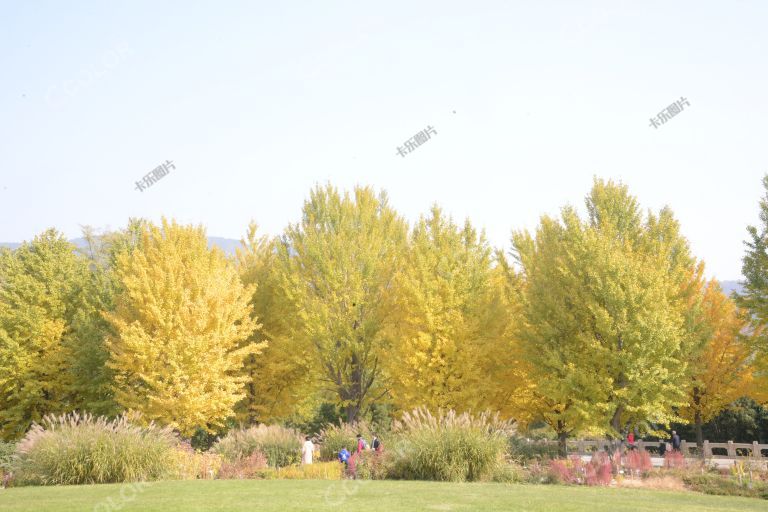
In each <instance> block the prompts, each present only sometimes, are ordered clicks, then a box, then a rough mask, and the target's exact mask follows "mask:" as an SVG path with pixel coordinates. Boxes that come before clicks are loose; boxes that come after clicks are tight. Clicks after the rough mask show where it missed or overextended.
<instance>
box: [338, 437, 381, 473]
mask: <svg viewBox="0 0 768 512" xmlns="http://www.w3.org/2000/svg"><path fill="white" fill-rule="evenodd" d="M371 449H373V451H374V452H376V453H378V452H380V451H381V449H382V445H381V440H380V439H379V436H377V435H376V434H373V439H372V440H371V444H370V445H369V444H368V442H367V441H366V440H365V439H364V438H363V436H362V435H361V434H357V450H356V453H362V452H364V451H365V450H371ZM338 457H339V462H341V463H342V464H344V465H345V466H348V465H349V458H350V457H352V454H351V453H350V452H349V450H347V447H346V446H343V447H342V448H341V450H339V455H338Z"/></svg>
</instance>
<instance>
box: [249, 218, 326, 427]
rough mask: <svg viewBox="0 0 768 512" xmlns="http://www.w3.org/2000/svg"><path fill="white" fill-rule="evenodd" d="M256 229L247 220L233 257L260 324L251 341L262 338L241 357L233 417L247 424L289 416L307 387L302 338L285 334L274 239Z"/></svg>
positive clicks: (287, 311) (285, 308) (285, 305)
mask: <svg viewBox="0 0 768 512" xmlns="http://www.w3.org/2000/svg"><path fill="white" fill-rule="evenodd" d="M257 233H258V228H257V225H256V224H255V223H251V224H250V226H249V227H248V232H247V234H246V237H245V238H244V239H243V240H242V241H241V245H242V247H240V248H238V249H237V252H236V257H235V260H236V263H237V269H238V272H239V273H240V277H241V279H242V281H243V283H244V284H245V285H246V286H250V287H253V288H254V291H253V295H252V297H251V301H250V302H251V305H252V306H253V311H252V313H251V314H252V316H253V317H254V318H257V319H258V321H259V323H260V324H261V329H259V330H258V331H255V332H254V334H253V335H251V341H253V342H255V343H258V342H260V341H266V347H264V348H263V351H262V353H261V354H260V355H256V354H251V355H249V356H248V358H247V359H246V364H245V373H246V376H247V381H246V385H245V397H244V398H243V400H242V401H241V402H240V403H239V404H238V406H237V419H238V420H239V421H240V422H242V423H245V424H247V425H253V424H256V423H265V422H270V421H275V420H280V419H284V418H286V417H289V416H291V415H292V414H294V413H295V412H296V410H297V408H298V407H299V404H301V403H302V402H303V401H304V400H305V399H306V396H307V394H311V391H312V389H313V386H312V382H311V376H312V374H311V372H310V371H309V363H310V361H311V354H310V353H309V350H308V349H307V347H306V344H304V345H303V346H302V345H300V343H299V340H296V339H294V338H293V337H291V336H288V333H289V332H290V331H289V327H290V318H291V317H292V315H293V310H292V308H291V304H290V302H289V301H288V300H287V298H286V296H285V294H284V293H283V292H282V290H281V288H280V283H279V273H278V268H277V256H278V254H277V245H276V240H275V239H271V238H269V237H267V236H258V235H257Z"/></svg>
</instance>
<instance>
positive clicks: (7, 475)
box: [0, 441, 16, 487]
mask: <svg viewBox="0 0 768 512" xmlns="http://www.w3.org/2000/svg"><path fill="white" fill-rule="evenodd" d="M15 452H16V443H6V442H4V441H0V487H5V486H7V485H8V484H9V483H10V480H11V464H12V462H13V455H14V453H15Z"/></svg>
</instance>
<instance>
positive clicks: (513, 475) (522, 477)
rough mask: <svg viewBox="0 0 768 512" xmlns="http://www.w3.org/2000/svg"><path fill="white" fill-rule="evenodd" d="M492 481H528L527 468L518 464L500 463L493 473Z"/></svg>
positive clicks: (510, 482)
mask: <svg viewBox="0 0 768 512" xmlns="http://www.w3.org/2000/svg"><path fill="white" fill-rule="evenodd" d="M490 480H491V482H497V483H502V484H515V483H521V482H526V481H527V480H528V476H527V475H526V470H525V469H524V468H523V467H521V466H518V465H517V464H509V463H507V464H499V465H498V466H496V469H495V470H494V471H493V473H492V474H491V478H490Z"/></svg>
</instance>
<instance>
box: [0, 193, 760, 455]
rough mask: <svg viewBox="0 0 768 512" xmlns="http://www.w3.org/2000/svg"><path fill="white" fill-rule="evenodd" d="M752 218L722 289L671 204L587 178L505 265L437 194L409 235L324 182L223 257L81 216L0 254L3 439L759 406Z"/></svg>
mask: <svg viewBox="0 0 768 512" xmlns="http://www.w3.org/2000/svg"><path fill="white" fill-rule="evenodd" d="M766 184H767V185H766V186H768V178H767V179H766ZM767 205H768V199H766V200H764V201H763V202H762V203H761V209H762V210H763V213H765V212H768V206H767ZM764 216H765V217H766V219H768V214H766V215H764ZM766 219H762V220H764V221H765V222H766V223H768V220H766ZM766 225H768V224H766ZM765 232H768V228H765V227H763V228H762V229H761V230H758V229H757V228H751V229H750V234H751V235H752V241H751V242H750V243H748V244H747V245H748V247H749V250H748V254H747V256H746V257H745V276H746V277H747V286H746V289H745V292H744V295H743V296H741V297H738V298H737V299H736V301H733V300H731V299H729V298H727V297H726V296H725V295H724V294H723V292H722V291H721V289H720V288H719V286H718V285H717V283H716V282H714V281H712V282H709V283H707V282H705V279H704V266H703V262H700V261H698V260H696V258H694V257H693V255H692V254H691V251H690V248H689V246H688V242H687V240H686V239H685V237H683V236H682V234H681V230H680V226H679V224H678V222H677V220H676V219H675V218H674V216H673V214H672V212H671V210H670V209H668V208H663V209H661V210H660V211H658V212H648V213H645V212H644V211H642V210H641V208H640V206H639V202H638V201H637V199H636V198H635V197H633V196H632V195H631V194H629V191H628V189H627V187H626V186H624V185H621V184H617V183H614V182H611V181H603V180H599V179H596V180H595V182H594V184H593V187H592V189H591V191H590V193H589V195H588V196H587V198H586V215H580V214H579V212H577V210H576V209H575V208H572V207H565V208H563V209H562V211H561V215H560V216H559V217H556V218H555V217H550V216H544V217H542V218H541V220H540V223H539V225H538V226H537V227H536V229H535V231H533V232H532V233H529V232H527V231H518V232H514V234H513V237H512V245H513V253H512V256H513V257H514V259H515V260H514V261H508V260H507V258H506V257H505V255H504V253H503V252H502V251H501V250H494V248H493V247H491V246H490V245H489V244H488V242H487V241H486V239H485V236H484V234H483V232H482V231H479V230H477V229H476V228H475V227H473V225H472V224H471V223H470V222H469V221H466V222H464V223H463V224H458V223H455V222H454V221H453V220H452V219H451V218H450V217H449V216H447V215H445V214H444V213H443V212H442V211H441V210H440V208H439V207H437V206H434V207H433V208H432V209H431V210H430V212H429V213H428V214H427V215H426V216H424V217H421V218H420V219H419V220H418V221H417V222H416V223H415V224H413V225H412V227H411V228H410V230H409V225H408V223H407V222H406V221H405V220H404V219H403V218H402V217H401V216H400V215H399V214H398V213H397V211H396V210H395V209H394V208H393V207H392V206H391V205H390V203H389V200H388V198H387V196H386V194H385V193H383V192H375V191H374V190H373V189H371V188H369V187H356V188H355V189H354V190H353V191H350V192H349V193H344V192H339V191H338V190H337V189H335V188H334V187H332V186H330V185H328V186H325V187H315V188H314V189H313V190H312V191H311V192H310V194H309V197H308V199H307V200H306V201H305V203H304V205H303V208H302V212H301V219H300V221H299V222H298V223H296V224H292V225H289V226H288V227H287V228H286V229H285V230H284V231H283V232H282V234H281V235H279V236H274V237H272V236H264V235H261V234H260V233H259V232H258V229H257V226H256V224H255V223H252V224H251V225H250V226H249V228H248V230H247V233H246V235H245V237H244V239H243V240H242V244H241V247H240V248H239V249H238V250H237V252H236V254H235V255H234V257H227V256H226V255H225V254H224V253H223V252H222V251H220V250H218V249H210V248H209V247H208V240H207V239H206V236H205V231H204V230H203V228H202V227H192V226H183V225H179V224H177V223H176V222H173V221H166V220H163V221H162V223H161V225H159V226H158V225H153V224H152V223H150V222H148V221H145V220H141V219H132V220H131V221H130V223H129V225H128V228H127V229H125V230H122V231H118V232H114V233H107V234H105V235H101V236H96V235H95V234H94V233H93V231H92V230H88V229H86V231H85V233H84V239H85V241H86V243H87V247H86V248H85V250H77V249H76V248H75V247H74V245H73V244H71V243H69V242H67V241H66V240H65V239H64V238H63V236H61V235H60V234H58V233H57V232H55V231H53V230H49V231H46V232H45V233H43V234H42V235H40V236H38V237H36V238H35V239H34V240H33V241H32V242H31V243H29V244H25V245H23V246H22V247H20V248H18V249H16V250H13V251H11V250H4V249H0V436H2V437H4V438H9V439H14V438H18V437H20V436H21V435H23V433H24V431H25V429H27V428H28V426H29V425H30V424H31V423H32V422H34V421H38V420H40V419H41V418H42V417H43V416H44V415H45V414H51V413H54V414H58V413H66V412H69V411H73V410H78V411H88V412H92V413H96V414H106V415H113V414H118V413H120V412H124V411H130V410H135V411H138V412H140V413H142V417H143V418H144V419H145V420H146V421H155V422H157V423H160V424H162V425H167V426H171V427H172V428H174V429H176V430H177V431H178V432H180V433H181V434H182V435H183V436H186V437H189V436H191V435H192V434H193V433H195V432H196V431H198V429H201V428H202V429H205V430H207V431H208V432H209V433H213V432H217V431H219V430H220V429H222V428H226V426H228V425H231V424H232V423H233V422H240V423H244V424H250V425H252V424H257V423H267V422H269V423H274V422H277V423H291V424H293V425H300V424H304V425H313V426H314V425H317V426H318V428H320V426H322V425H323V424H324V423H326V422H328V421H334V420H335V419H337V418H338V417H339V416H344V417H345V419H346V420H347V421H355V420H365V419H368V420H371V419H373V420H375V421H379V420H381V419H382V418H384V419H392V416H398V415H399V414H401V413H402V412H403V411H408V410H411V409H413V408H414V407H426V408H429V409H430V410H439V409H443V410H449V409H450V410H454V411H458V412H470V413H477V412H480V411H484V410H492V411H495V412H498V413H499V415H500V417H502V418H504V419H505V420H506V419H513V420H515V421H516V423H517V424H518V425H520V426H522V427H524V426H526V425H530V424H535V423H539V422H542V421H543V422H544V423H546V424H547V425H548V426H549V427H550V428H551V429H552V430H553V431H554V432H555V433H556V434H557V436H558V437H559V439H560V441H561V443H564V441H565V439H566V438H567V437H568V436H571V435H577V434H588V435H606V434H607V435H609V436H614V437H618V436H620V435H622V433H623V432H626V431H627V429H634V428H637V429H638V430H639V431H641V432H644V433H654V432H655V431H656V429H658V428H659V427H663V426H665V425H668V424H669V423H670V422H678V421H681V420H682V421H689V422H692V423H695V424H697V426H699V427H700V426H701V424H702V423H703V422H706V421H708V420H709V419H711V418H713V417H714V416H716V415H717V414H718V412H720V411H721V410H723V409H724V408H725V407H727V406H728V405H729V404H731V403H732V402H733V401H734V400H736V399H738V398H740V397H742V396H749V397H751V398H754V399H756V400H758V401H761V402H766V401H768V392H767V391H766V389H768V387H766V384H765V383H766V382H768V371H766V368H768V363H767V362H766V361H768V355H767V354H768V350H766V339H768V336H766V332H767V331H766V330H765V324H766V320H765V318H768V313H766V311H768V309H767V308H766V307H765V303H766V302H767V301H766V300H765V293H764V287H765V282H768V278H766V277H765V276H766V273H765V268H768V263H767V262H768V256H766V254H767V253H768V250H766V242H765V239H766V237H765ZM734 302H735V303H734ZM737 304H738V305H739V306H740V307H742V308H744V309H738V308H737ZM764 310H765V311H764ZM699 437H701V436H700V429H699ZM561 446H562V445H561Z"/></svg>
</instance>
